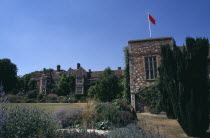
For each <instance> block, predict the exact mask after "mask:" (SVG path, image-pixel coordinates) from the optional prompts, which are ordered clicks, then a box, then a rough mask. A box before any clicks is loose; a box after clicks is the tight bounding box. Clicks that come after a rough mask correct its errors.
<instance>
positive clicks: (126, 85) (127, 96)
mask: <svg viewBox="0 0 210 138" xmlns="http://www.w3.org/2000/svg"><path fill="white" fill-rule="evenodd" d="M124 56H125V70H124V81H123V84H124V91H123V97H124V99H125V100H126V101H129V102H130V72H129V49H128V46H126V47H125V48H124Z"/></svg>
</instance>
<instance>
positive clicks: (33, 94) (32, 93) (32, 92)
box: [27, 89, 38, 99]
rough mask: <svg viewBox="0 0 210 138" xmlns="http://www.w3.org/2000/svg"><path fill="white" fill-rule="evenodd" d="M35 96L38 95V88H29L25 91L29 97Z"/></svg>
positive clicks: (33, 97)
mask: <svg viewBox="0 0 210 138" xmlns="http://www.w3.org/2000/svg"><path fill="white" fill-rule="evenodd" d="M37 96H38V90H37V89H33V90H30V91H28V93H27V97H28V98H30V99H36V98H37Z"/></svg>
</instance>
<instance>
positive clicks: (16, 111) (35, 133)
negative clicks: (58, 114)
mask: <svg viewBox="0 0 210 138" xmlns="http://www.w3.org/2000/svg"><path fill="white" fill-rule="evenodd" d="M56 129H57V124H56V122H55V121H54V120H53V119H52V118H51V117H50V114H49V113H47V112H46V111H45V110H43V109H41V108H38V107H26V106H14V107H13V108H12V109H10V110H9V111H8V114H7V118H6V120H5V124H4V125H3V127H2V128H1V130H0V137H9V138H10V137H11V138H13V137H17V138H19V137H20V138H23V137H24V138H27V137H52V136H54V134H55V132H56Z"/></svg>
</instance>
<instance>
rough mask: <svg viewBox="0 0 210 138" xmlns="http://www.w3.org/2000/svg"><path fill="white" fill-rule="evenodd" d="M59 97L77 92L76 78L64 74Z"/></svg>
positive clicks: (59, 84)
mask: <svg viewBox="0 0 210 138" xmlns="http://www.w3.org/2000/svg"><path fill="white" fill-rule="evenodd" d="M58 88H59V92H58V93H57V94H58V95H70V94H71V93H73V92H74V91H75V76H66V75H65V74H63V75H62V76H61V77H60V78H59V81H58Z"/></svg>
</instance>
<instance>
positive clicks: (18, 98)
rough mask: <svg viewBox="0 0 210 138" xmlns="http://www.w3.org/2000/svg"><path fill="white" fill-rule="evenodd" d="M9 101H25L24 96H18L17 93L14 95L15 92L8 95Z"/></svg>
mask: <svg viewBox="0 0 210 138" xmlns="http://www.w3.org/2000/svg"><path fill="white" fill-rule="evenodd" d="M7 98H8V101H9V102H10V103H24V102H25V100H24V97H23V96H17V95H13V94H8V95H7Z"/></svg>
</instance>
